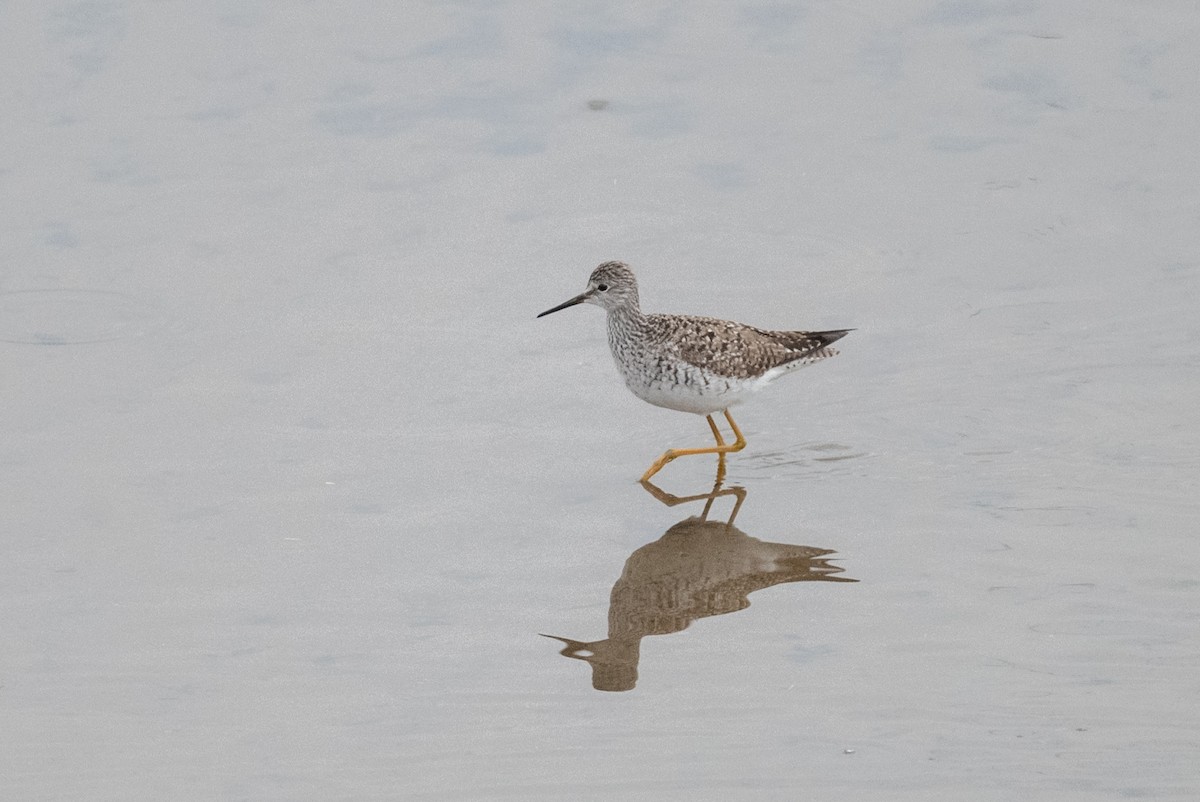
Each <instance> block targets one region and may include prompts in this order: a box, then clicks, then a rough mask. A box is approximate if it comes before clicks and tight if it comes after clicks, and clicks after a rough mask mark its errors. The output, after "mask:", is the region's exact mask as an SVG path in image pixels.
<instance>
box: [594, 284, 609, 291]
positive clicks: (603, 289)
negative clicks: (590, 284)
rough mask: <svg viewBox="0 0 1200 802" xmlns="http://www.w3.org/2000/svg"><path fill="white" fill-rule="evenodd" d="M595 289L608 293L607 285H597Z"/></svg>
mask: <svg viewBox="0 0 1200 802" xmlns="http://www.w3.org/2000/svg"><path fill="white" fill-rule="evenodd" d="M596 289H598V290H600V292H608V285H607V284H597V285H596Z"/></svg>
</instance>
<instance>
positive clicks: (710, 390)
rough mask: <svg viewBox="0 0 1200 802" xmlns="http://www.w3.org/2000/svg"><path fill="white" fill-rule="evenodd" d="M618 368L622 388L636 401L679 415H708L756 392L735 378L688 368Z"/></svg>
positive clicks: (688, 366)
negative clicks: (645, 369)
mask: <svg viewBox="0 0 1200 802" xmlns="http://www.w3.org/2000/svg"><path fill="white" fill-rule="evenodd" d="M618 366H619V367H620V369H621V374H622V376H623V377H624V379H625V385H626V386H627V387H628V388H629V389H630V391H631V392H632V393H633V394H634V395H636V396H637V397H638V398H640V399H642V400H643V401H645V402H646V403H648V404H654V405H655V406H656V407H665V408H666V409H674V410H678V411H679V412H692V413H695V414H697V415H709V414H711V413H713V412H720V411H721V410H724V409H728V408H729V407H731V406H733V405H734V404H738V403H741V402H742V401H744V400H745V399H746V397H747V396H749V395H750V394H751V393H753V392H754V390H755V389H756V387H755V382H753V381H746V380H744V379H734V378H729V377H726V376H715V375H713V374H710V373H707V372H705V371H702V370H700V369H698V368H694V367H692V366H690V365H684V366H676V367H673V368H671V369H669V370H662V369H661V368H660V369H659V370H657V371H649V373H651V374H653V375H650V376H648V375H647V372H644V371H640V370H634V371H630V370H626V368H625V366H624V365H620V364H619V363H618Z"/></svg>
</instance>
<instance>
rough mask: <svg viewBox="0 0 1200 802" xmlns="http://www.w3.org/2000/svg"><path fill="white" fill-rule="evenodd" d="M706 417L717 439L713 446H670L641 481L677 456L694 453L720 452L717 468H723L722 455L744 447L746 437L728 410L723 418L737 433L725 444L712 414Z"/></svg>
mask: <svg viewBox="0 0 1200 802" xmlns="http://www.w3.org/2000/svg"><path fill="white" fill-rule="evenodd" d="M707 418H708V426H709V428H710V429H712V433H713V437H715V438H716V439H717V444H716V445H715V446H710V447H709V448H672V449H671V450H670V451H667V452H666V453H665V454H663V455H662V456H661V457H659V458H658V459H657V460H655V461H654V464H653V465H651V466H650V469H649V470H647V471H646V473H645V475H644V476H642V481H643V482H645V481H648V480H649V479H650V477H651V476H653V475H654V474H656V473H658V472H659V471H661V470H662V469H663V466H664V465H666V464H667V463H668V462H670V461H671V460H673V459H675V458H677V457H690V456H694V455H696V454H720V455H721V459H720V462H719V464H718V469H720V468H724V467H725V465H724V463H725V460H724V456H725V455H726V454H728V453H730V452H732V451H741V450H742V449H743V448H745V447H746V438H745V437H742V430H741V429H739V428H738V425H737V424H736V423H734V422H733V416H732V415H730V414H729V410H725V420H727V421H729V427H730V428H731V429H733V433H734V434H735V435H737V441H736V442H733V443H729V444H726V443H725V439H724V438H723V437H721V432H720V430H719V429H717V424H716V422H715V421H713V419H712V415H708V416H707Z"/></svg>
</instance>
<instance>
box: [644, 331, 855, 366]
mask: <svg viewBox="0 0 1200 802" xmlns="http://www.w3.org/2000/svg"><path fill="white" fill-rule="evenodd" d="M663 317H664V318H665V317H666V316H663ZM669 321H670V328H671V333H670V337H669V340H670V341H671V342H672V343H673V345H674V346H675V349H676V353H677V354H678V356H679V359H680V360H682V361H684V362H686V363H688V364H689V365H694V366H695V367H698V368H700V369H701V370H706V371H709V372H710V373H715V374H717V375H718V376H728V377H730V378H738V379H749V378H753V377H755V376H760V375H762V374H763V373H766V372H767V371H768V370H770V369H771V368H775V367H779V366H780V365H786V364H789V363H791V362H796V361H797V360H803V361H804V362H806V363H807V362H816V361H818V360H820V359H825V358H827V357H831V356H833V355H834V354H836V353H837V352H836V351H834V350H833V349H831V348H828V347H827V346H828V345H829V344H830V343H832V342H834V341H835V340H838V339H840V338H842V337H844V336H845V335H846V333H847V331H848V330H843V331H821V332H805V331H765V330H763V329H756V328H754V327H753V326H746V325H743V324H741V323H734V322H733V321H729V320H717V319H715V318H706V317H690V316H689V317H674V316H673V317H671V318H670V319H669ZM653 322H655V323H660V325H661V326H662V327H664V328H665V327H666V325H667V321H666V320H661V321H653ZM664 335H665V331H664Z"/></svg>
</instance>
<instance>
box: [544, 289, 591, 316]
mask: <svg viewBox="0 0 1200 802" xmlns="http://www.w3.org/2000/svg"><path fill="white" fill-rule="evenodd" d="M591 295H592V293H591V292H590V291H588V292H581V293H579V294H578V295H576V296H575V297H574V298H572V299H571V300H569V301H564V302H563V303H561V304H559V305H558V306H556V307H554V308H553V309H547V310H546V311H545V312H542V313H541V314H540V315H538V317H545V316H546V315H549V314H551V313H553V312H557V311H559V310H561V309H566V308H567V307H568V306H574V305H575V304H581V303H583V302H584V301H586V300H587V299H588V298H590V297H591Z"/></svg>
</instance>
